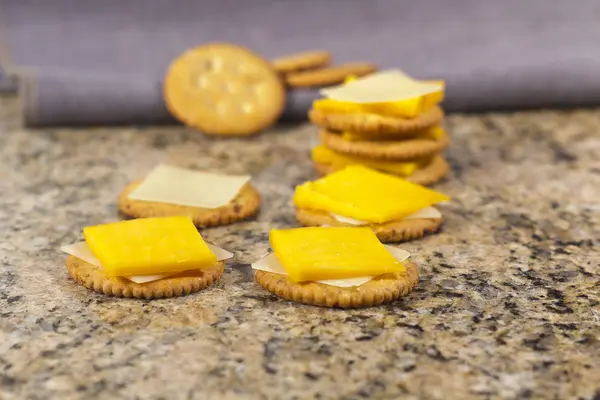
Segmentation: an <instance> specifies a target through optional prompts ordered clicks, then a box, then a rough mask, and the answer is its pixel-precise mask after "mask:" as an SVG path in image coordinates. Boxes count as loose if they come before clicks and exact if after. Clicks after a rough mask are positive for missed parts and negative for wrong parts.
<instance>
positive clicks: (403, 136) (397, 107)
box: [309, 70, 449, 185]
mask: <svg viewBox="0 0 600 400" xmlns="http://www.w3.org/2000/svg"><path fill="white" fill-rule="evenodd" d="M321 94H323V95H324V96H325V98H324V99H319V100H316V101H315V102H314V103H313V108H312V109H311V110H310V112H309V118H310V120H311V121H312V122H313V123H314V124H316V125H318V126H319V127H320V132H319V139H320V145H318V146H317V147H315V148H314V149H313V151H312V158H313V161H314V164H315V168H316V169H317V171H318V172H319V173H320V174H322V175H325V174H329V173H331V172H333V171H337V170H339V169H341V168H344V167H346V166H348V165H356V164H359V165H364V166H368V167H370V168H373V169H376V170H379V171H383V172H387V173H391V174H395V175H398V176H401V177H405V178H407V179H408V180H410V181H412V182H415V183H419V184H423V185H430V184H433V183H435V182H437V181H439V180H440V179H442V178H443V177H445V176H446V174H447V173H448V170H449V168H448V164H447V163H446V162H445V161H444V159H443V158H442V157H441V152H442V151H443V150H444V149H445V148H446V147H447V146H448V144H449V139H448V135H447V134H446V132H445V131H444V129H443V128H442V127H441V123H442V120H443V118H444V112H443V110H442V109H441V107H440V106H439V103H440V102H441V101H442V100H443V98H444V82H443V81H417V80H414V79H412V78H410V77H409V76H407V75H406V74H404V73H403V72H401V71H399V70H387V71H381V72H377V73H374V74H371V75H368V76H366V77H364V78H359V79H352V80H349V81H348V82H346V83H345V84H343V85H341V86H336V87H333V88H329V89H323V90H321Z"/></svg>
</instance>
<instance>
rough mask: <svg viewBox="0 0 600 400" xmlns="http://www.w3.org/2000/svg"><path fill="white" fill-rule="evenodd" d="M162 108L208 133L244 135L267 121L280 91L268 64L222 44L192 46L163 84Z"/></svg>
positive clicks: (276, 109)
mask: <svg viewBox="0 0 600 400" xmlns="http://www.w3.org/2000/svg"><path fill="white" fill-rule="evenodd" d="M164 98H165V103H166V106H167V109H168V110H169V112H170V113H171V114H172V115H173V116H174V117H175V118H176V119H178V120H179V121H181V122H182V123H184V124H185V125H187V126H190V127H192V128H195V129H198V130H200V131H201V132H203V133H205V134H208V135H218V136H246V135H252V134H256V133H258V132H260V131H262V130H263V129H265V128H267V127H268V126H270V125H272V124H273V123H274V122H275V121H276V120H277V118H278V117H279V116H280V115H281V113H282V111H283V108H284V105H285V90H284V87H283V84H282V82H281V80H280V78H279V75H278V73H277V72H276V71H275V70H274V68H273V66H272V64H271V63H270V62H269V61H267V60H264V59H262V58H261V57H259V56H258V55H256V54H254V53H253V52H251V51H250V50H248V49H245V48H243V47H240V46H236V45H232V44H227V43H213V44H208V45H204V46H199V47H195V48H193V49H190V50H188V51H186V52H185V53H183V54H182V55H181V56H179V57H178V58H177V59H176V60H174V61H173V62H172V63H171V65H170V66H169V69H168V71H167V74H166V77H165V82H164Z"/></svg>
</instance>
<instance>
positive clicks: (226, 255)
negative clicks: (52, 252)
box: [60, 242, 233, 283]
mask: <svg viewBox="0 0 600 400" xmlns="http://www.w3.org/2000/svg"><path fill="white" fill-rule="evenodd" d="M206 245H207V246H208V248H209V249H210V250H211V251H212V252H213V253H215V256H216V257H217V261H223V260H227V259H230V258H232V257H233V253H230V252H229V251H227V250H225V249H222V248H220V247H218V246H215V245H212V244H210V243H207V244H206ZM60 250H61V251H62V252H64V253H67V254H70V255H72V256H74V257H77V258H79V259H80V260H83V261H85V262H86V263H88V264H92V265H94V266H96V267H98V268H103V267H102V264H101V263H100V260H98V259H97V258H96V256H95V255H94V253H92V250H91V249H90V247H89V246H88V244H87V242H78V243H73V244H69V245H65V246H62V247H61V248H60ZM178 273H179V272H170V273H165V274H157V275H129V276H124V277H123V278H126V279H129V280H130V281H133V282H135V283H147V282H153V281H157V280H159V279H163V278H166V277H169V276H171V275H176V274H178Z"/></svg>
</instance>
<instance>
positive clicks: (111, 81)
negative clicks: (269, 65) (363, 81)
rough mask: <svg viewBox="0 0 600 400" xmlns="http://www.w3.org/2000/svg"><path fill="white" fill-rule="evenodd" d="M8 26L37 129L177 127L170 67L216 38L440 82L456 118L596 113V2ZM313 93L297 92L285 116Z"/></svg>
mask: <svg viewBox="0 0 600 400" xmlns="http://www.w3.org/2000/svg"><path fill="white" fill-rule="evenodd" d="M0 18H1V19H2V21H3V27H0V29H3V30H4V32H5V34H4V35H3V36H5V41H6V42H7V45H8V46H6V47H8V49H9V50H8V51H5V53H8V54H4V57H2V50H1V48H0V63H2V64H3V67H4V68H5V69H7V70H8V71H9V72H10V73H12V74H17V75H19V76H21V75H23V76H24V77H25V78H23V77H22V78H21V84H23V85H24V86H26V87H27V89H26V90H23V96H24V99H23V100H24V102H23V104H24V107H25V113H24V116H25V122H26V124H27V125H30V126H46V125H74V124H132V123H133V124H153V123H169V122H172V121H173V120H172V119H171V118H170V117H169V116H168V114H167V112H166V111H165V108H164V104H163V101H162V96H161V82H162V77H163V74H164V71H165V69H166V67H167V65H168V64H169V62H170V60H172V59H173V58H175V57H176V56H177V55H178V54H180V53H181V52H182V51H184V50H185V49H186V48H188V47H191V46H194V45H198V44H202V43H206V42H211V41H230V42H234V43H239V44H241V45H245V46H248V47H250V48H252V49H254V50H255V51H257V52H258V53H260V54H262V55H263V56H265V57H267V58H271V57H275V56H279V55H283V54H287V53H292V52H296V51H302V50H307V49H313V48H324V49H329V50H331V51H332V52H333V53H334V56H335V59H336V61H337V62H344V61H354V60H358V61H360V60H366V61H374V62H376V63H378V64H379V65H380V67H382V68H388V67H400V68H402V69H404V70H405V71H407V72H408V73H409V74H412V75H414V76H416V77H419V78H444V79H446V80H447V82H448V86H447V93H448V94H447V101H446V102H445V106H446V108H447V109H449V110H456V111H484V110H495V109H516V108H530V107H536V108H537V107H574V106H586V105H597V104H600V52H599V51H597V49H598V44H599V43H600V24H599V23H598V21H599V20H600V3H599V2H598V1H597V0H577V1H575V2H569V1H564V0H528V1H522V0H503V1H495V0H494V1H492V0H453V1H448V0H421V1H408V0H371V1H364V0H345V1H341V0H304V1H299V0H297V1H293V0H256V1H247V0H246V1H243V0H219V1H195V0H171V1H167V0H103V1H91V0H83V1H81V0H79V1H77V0H28V1H14V0H0ZM0 34H1V30H0ZM7 55H8V56H9V57H7ZM7 59H10V61H7ZM23 71H26V72H23ZM23 82H24V83H23ZM315 96H316V93H314V92H306V91H305V92H303V91H299V92H296V93H294V94H293V95H292V97H291V99H290V102H289V105H288V112H287V115H290V116H297V115H303V114H304V113H305V112H306V110H307V108H308V106H309V105H310V101H311V100H312V99H313V98H314V97H315Z"/></svg>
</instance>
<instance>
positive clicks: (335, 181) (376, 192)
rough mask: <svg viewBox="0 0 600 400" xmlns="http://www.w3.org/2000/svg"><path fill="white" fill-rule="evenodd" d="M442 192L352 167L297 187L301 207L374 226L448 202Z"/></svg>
mask: <svg viewBox="0 0 600 400" xmlns="http://www.w3.org/2000/svg"><path fill="white" fill-rule="evenodd" d="M448 200H450V198H449V197H448V196H446V195H444V194H442V193H438V192H436V191H434V190H431V189H428V188H426V187H424V186H421V185H417V184H415V183H411V182H409V181H407V180H405V179H402V178H400V177H396V176H392V175H389V174H386V173H383V172H378V171H375V170H373V169H370V168H367V167H364V166H361V165H352V166H348V167H346V168H344V169H343V170H340V171H337V172H334V173H333V174H331V175H328V176H326V177H324V178H321V179H318V180H316V181H313V182H306V183H304V184H302V185H300V186H298V187H297V188H296V192H295V194H294V204H295V205H296V207H298V208H303V209H309V210H319V211H327V212H330V213H334V214H339V215H342V216H345V217H350V218H355V219H358V220H362V221H367V222H372V223H384V222H388V221H393V220H397V219H402V218H403V217H406V216H407V215H410V214H413V213H415V212H417V211H419V210H422V209H424V208H427V207H430V206H432V205H434V204H437V203H441V202H444V201H448Z"/></svg>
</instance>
